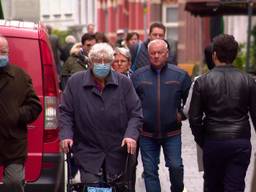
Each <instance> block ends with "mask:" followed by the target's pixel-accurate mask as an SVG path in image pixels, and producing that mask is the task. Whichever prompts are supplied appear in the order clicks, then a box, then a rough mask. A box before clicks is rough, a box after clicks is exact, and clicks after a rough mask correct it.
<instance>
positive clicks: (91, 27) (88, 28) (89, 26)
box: [87, 23, 95, 34]
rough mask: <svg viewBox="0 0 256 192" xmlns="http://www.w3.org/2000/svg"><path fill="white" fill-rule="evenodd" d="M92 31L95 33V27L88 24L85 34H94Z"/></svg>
mask: <svg viewBox="0 0 256 192" xmlns="http://www.w3.org/2000/svg"><path fill="white" fill-rule="evenodd" d="M94 31H95V25H94V24H92V23H89V24H88V25H87V33H90V34H94Z"/></svg>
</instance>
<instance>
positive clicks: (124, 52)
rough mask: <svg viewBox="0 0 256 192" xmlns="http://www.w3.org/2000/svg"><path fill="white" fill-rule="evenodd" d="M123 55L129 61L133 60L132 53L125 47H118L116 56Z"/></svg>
mask: <svg viewBox="0 0 256 192" xmlns="http://www.w3.org/2000/svg"><path fill="white" fill-rule="evenodd" d="M119 53H120V54H121V55H123V56H125V57H126V58H127V59H128V60H129V61H130V60H131V53H130V50H129V49H127V48H125V47H116V48H115V53H114V55H117V54H119Z"/></svg>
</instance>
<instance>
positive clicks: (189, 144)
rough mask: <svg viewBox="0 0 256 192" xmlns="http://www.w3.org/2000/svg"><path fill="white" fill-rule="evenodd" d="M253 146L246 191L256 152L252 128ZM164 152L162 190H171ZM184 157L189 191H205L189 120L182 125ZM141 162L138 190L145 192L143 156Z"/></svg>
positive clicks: (186, 184) (161, 172)
mask: <svg viewBox="0 0 256 192" xmlns="http://www.w3.org/2000/svg"><path fill="white" fill-rule="evenodd" d="M252 146H253V152H252V157H251V164H250V166H249V168H248V171H247V176H246V189H245V192H251V191H250V185H251V179H252V178H251V177H252V171H253V162H254V159H253V158H254V153H255V150H256V149H255V148H256V147H255V146H256V134H255V131H254V130H252ZM162 154H163V153H162V152H161V159H160V166H159V175H160V181H161V186H162V192H170V184H169V174H168V169H167V168H166V167H165V166H164V158H163V155H162ZM182 157H183V164H184V183H185V187H186V188H187V191H188V192H202V191H203V178H202V173H201V172H198V167H197V159H196V145H195V142H194V140H193V136H192V134H191V130H190V128H189V125H188V121H185V122H184V123H183V126H182ZM138 160H139V164H138V167H137V183H136V191H137V192H145V187H144V180H143V178H141V174H142V171H143V168H142V163H141V158H140V156H139V159H138Z"/></svg>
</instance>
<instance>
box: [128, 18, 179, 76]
mask: <svg viewBox="0 0 256 192" xmlns="http://www.w3.org/2000/svg"><path fill="white" fill-rule="evenodd" d="M165 33H166V27H165V26H164V25H163V24H162V23H152V24H151V25H150V28H149V35H148V39H147V40H146V41H144V42H139V43H137V44H136V45H134V46H132V47H131V48H130V51H131V55H132V66H131V69H132V71H135V70H137V69H139V68H141V67H143V66H145V65H149V63H150V58H149V54H148V44H149V42H150V41H153V40H155V39H164V38H165ZM166 43H167V45H168V51H169V55H168V59H167V60H168V63H169V64H176V61H175V55H174V52H173V50H170V48H169V47H170V46H169V44H168V42H167V41H166Z"/></svg>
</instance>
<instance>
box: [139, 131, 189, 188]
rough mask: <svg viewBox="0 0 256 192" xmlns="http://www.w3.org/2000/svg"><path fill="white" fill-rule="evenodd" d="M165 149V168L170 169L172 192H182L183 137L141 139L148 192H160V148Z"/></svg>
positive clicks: (142, 137)
mask: <svg viewBox="0 0 256 192" xmlns="http://www.w3.org/2000/svg"><path fill="white" fill-rule="evenodd" d="M161 146H162V148H163V152H164V158H165V166H166V167H168V168H169V177H170V182H171V191H172V192H182V191H183V188H184V183H183V164H182V158H181V135H176V136H172V137H169V138H164V139H154V138H149V137H144V136H141V137H140V150H141V158H142V163H143V167H144V181H145V186H146V191H147V192H160V191H161V186H160V181H159V175H158V169H159V168H158V164H159V158H160V148H161Z"/></svg>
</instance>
